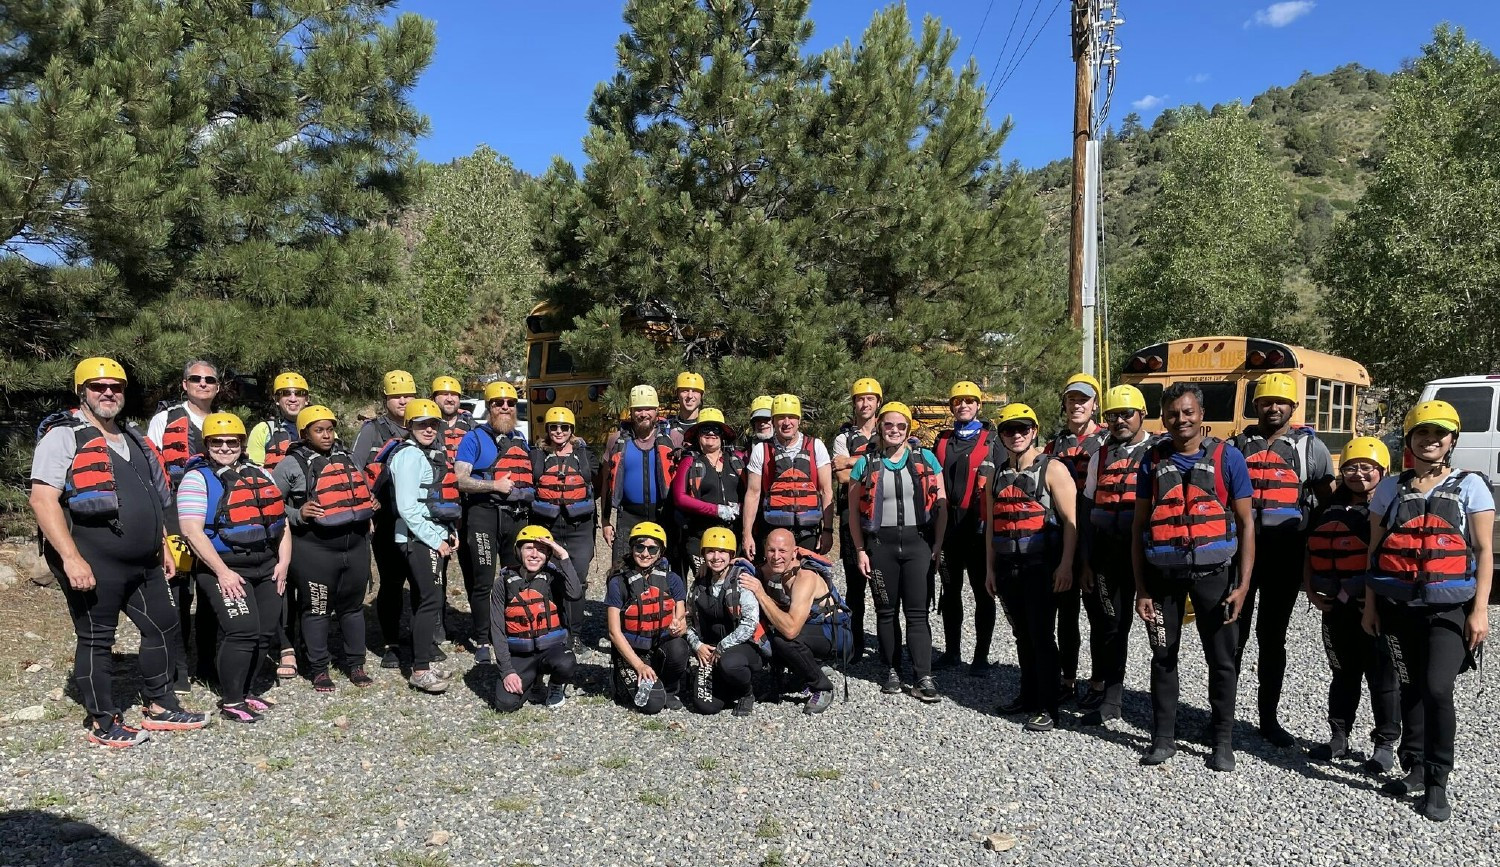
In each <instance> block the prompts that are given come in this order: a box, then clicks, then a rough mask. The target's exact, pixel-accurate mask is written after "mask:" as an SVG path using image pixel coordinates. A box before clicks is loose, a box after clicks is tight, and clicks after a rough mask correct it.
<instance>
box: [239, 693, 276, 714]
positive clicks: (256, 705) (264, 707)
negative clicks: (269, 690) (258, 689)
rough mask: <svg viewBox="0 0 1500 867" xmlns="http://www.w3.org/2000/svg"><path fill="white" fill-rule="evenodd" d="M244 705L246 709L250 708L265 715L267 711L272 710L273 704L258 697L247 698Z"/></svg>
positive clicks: (249, 696)
mask: <svg viewBox="0 0 1500 867" xmlns="http://www.w3.org/2000/svg"><path fill="white" fill-rule="evenodd" d="M243 704H244V705H245V707H248V708H250V709H251V710H253V711H255V712H256V713H265V712H266V711H268V710H270V709H271V703H270V702H268V701H266V700H265V699H263V698H261V697H260V696H258V695H247V696H245V701H244V702H243Z"/></svg>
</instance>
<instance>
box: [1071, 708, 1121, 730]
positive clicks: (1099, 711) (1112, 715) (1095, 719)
mask: <svg viewBox="0 0 1500 867" xmlns="http://www.w3.org/2000/svg"><path fill="white" fill-rule="evenodd" d="M1119 718H1120V709H1119V708H1117V707H1110V706H1109V705H1101V706H1100V707H1098V708H1096V709H1094V710H1091V711H1089V712H1088V713H1086V714H1084V715H1083V717H1082V718H1081V719H1080V720H1079V721H1078V724H1079V725H1085V726H1102V725H1104V724H1105V723H1107V722H1109V721H1110V720H1112V719H1119Z"/></svg>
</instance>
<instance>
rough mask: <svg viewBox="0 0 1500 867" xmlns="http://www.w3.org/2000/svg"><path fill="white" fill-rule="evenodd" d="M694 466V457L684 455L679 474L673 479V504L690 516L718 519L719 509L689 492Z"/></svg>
mask: <svg viewBox="0 0 1500 867" xmlns="http://www.w3.org/2000/svg"><path fill="white" fill-rule="evenodd" d="M692 466H693V456H692V455H684V456H683V458H682V463H680V464H678V465H677V474H676V475H675V476H673V477H672V502H673V503H675V504H676V505H677V509H678V511H681V512H686V513H687V514H689V515H701V516H703V517H705V518H717V517H718V516H719V507H718V506H715V505H714V504H713V503H706V502H704V501H702V500H700V499H698V498H697V497H695V496H693V495H692V494H689V493H688V490H687V478H688V470H689V469H690V468H691V467H692Z"/></svg>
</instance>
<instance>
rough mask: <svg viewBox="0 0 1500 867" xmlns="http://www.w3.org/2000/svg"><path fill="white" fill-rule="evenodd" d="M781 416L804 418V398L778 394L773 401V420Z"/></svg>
mask: <svg viewBox="0 0 1500 867" xmlns="http://www.w3.org/2000/svg"><path fill="white" fill-rule="evenodd" d="M779 415H794V416H796V417H797V418H801V417H802V398H800V397H798V396H797V395H795V394H778V395H776V396H775V397H774V398H772V399H771V418H776V417H777V416H779Z"/></svg>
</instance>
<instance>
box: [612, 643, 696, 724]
mask: <svg viewBox="0 0 1500 867" xmlns="http://www.w3.org/2000/svg"><path fill="white" fill-rule="evenodd" d="M611 655H612V656H613V657H614V669H615V678H614V679H615V701H617V702H619V703H620V704H622V705H625V706H627V707H634V708H636V709H637V710H639V711H640V712H641V713H644V714H655V713H661V710H662V708H664V707H666V706H667V693H673V694H676V693H677V692H678V691H679V690H680V689H681V688H682V680H683V677H682V676H683V675H684V674H686V673H687V670H688V660H689V658H690V657H691V656H692V651H691V650H690V649H689V648H688V643H687V639H686V638H684V637H682V636H681V635H678V636H676V637H674V638H668V639H667V640H665V641H661V642H658V643H657V645H656V646H655V647H653V648H651V649H650V650H640V649H637V650H636V652H635V655H636V656H639V657H640V658H641V659H642V660H643V661H644V662H645V663H646V664H647V665H649V666H651V668H652V670H653V671H655V672H656V687H655V688H653V689H652V690H651V697H650V698H649V699H647V701H646V706H645V707H637V706H636V704H635V691H636V687H637V686H638V685H639V680H638V679H637V677H636V674H635V669H633V668H631V667H630V666H628V665H626V664H625V657H623V656H621V655H620V654H619V653H618V652H614V653H612V654H611Z"/></svg>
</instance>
